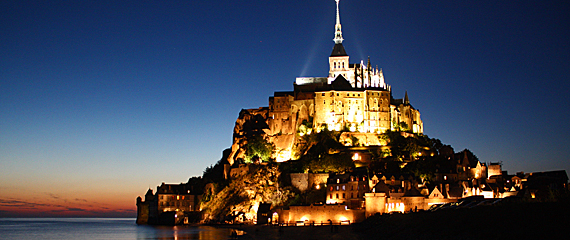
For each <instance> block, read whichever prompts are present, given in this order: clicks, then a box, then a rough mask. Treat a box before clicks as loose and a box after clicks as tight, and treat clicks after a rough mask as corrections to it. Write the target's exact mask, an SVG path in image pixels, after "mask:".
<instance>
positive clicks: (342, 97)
mask: <svg viewBox="0 0 570 240" xmlns="http://www.w3.org/2000/svg"><path fill="white" fill-rule="evenodd" d="M336 2H337V11H336V24H335V36H334V39H333V41H334V46H333V48H332V52H331V55H330V56H329V59H328V61H329V70H328V76H327V77H298V78H297V79H296V80H295V83H294V85H293V91H288V92H275V93H274V95H273V96H272V97H270V98H269V107H261V108H258V109H244V110H242V112H241V113H240V116H239V118H238V121H237V122H236V127H235V129H234V144H233V146H232V154H231V156H230V157H229V158H228V161H229V162H230V163H233V162H234V161H235V160H237V159H240V158H243V154H244V150H243V145H244V143H243V142H240V140H241V139H242V137H244V135H245V134H247V133H251V131H252V130H257V131H259V132H261V131H262V133H263V135H264V136H265V138H266V139H267V140H269V141H270V142H271V143H273V144H274V145H275V148H276V152H275V156H274V158H275V159H276V160H277V161H279V162H282V161H287V160H289V159H292V158H293V157H294V155H295V154H294V153H293V152H292V151H293V148H294V144H295V142H296V141H297V138H298V137H299V136H302V135H303V134H310V133H311V131H313V130H314V131H320V130H322V129H324V128H327V129H328V130H334V131H343V136H342V138H343V139H345V140H346V141H344V142H345V143H346V145H347V146H351V144H354V143H352V142H351V141H350V139H358V144H359V145H360V146H382V145H385V143H382V142H381V141H379V140H378V134H380V133H384V132H386V131H387V130H392V131H394V130H404V131H411V132H413V133H423V123H422V120H421V118H420V112H419V111H418V110H417V109H415V108H414V107H412V105H411V104H410V101H409V99H408V94H407V92H406V93H405V96H404V98H403V99H395V98H394V97H393V96H392V89H391V87H390V86H389V85H387V84H386V82H385V80H384V75H383V73H382V70H381V69H380V70H379V69H378V68H377V67H376V68H373V67H372V65H371V64H370V59H367V61H366V63H364V60H361V61H360V62H359V63H358V62H357V63H350V58H349V55H348V54H347V52H346V50H345V48H344V46H343V45H342V42H343V40H344V39H343V36H342V27H341V24H340V14H339V9H338V3H339V1H336ZM248 121H254V122H257V123H260V124H261V126H260V125H257V126H256V127H253V128H258V129H250V128H252V126H247V125H248V124H245V125H243V123H245V122H248ZM307 131H308V132H307Z"/></svg>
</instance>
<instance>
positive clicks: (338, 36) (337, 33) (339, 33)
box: [333, 0, 344, 44]
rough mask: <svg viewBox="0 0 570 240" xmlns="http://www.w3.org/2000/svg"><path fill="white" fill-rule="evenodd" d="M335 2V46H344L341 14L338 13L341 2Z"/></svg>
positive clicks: (337, 0)
mask: <svg viewBox="0 0 570 240" xmlns="http://www.w3.org/2000/svg"><path fill="white" fill-rule="evenodd" d="M335 1H336V24H335V25H334V28H335V33H334V39H333V41H334V43H335V44H342V41H343V40H344V39H343V38H342V27H341V25H340V14H339V11H338V3H339V2H340V0H335Z"/></svg>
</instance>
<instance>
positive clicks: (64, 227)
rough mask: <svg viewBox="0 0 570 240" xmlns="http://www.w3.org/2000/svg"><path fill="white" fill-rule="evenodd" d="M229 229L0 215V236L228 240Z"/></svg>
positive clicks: (117, 220)
mask: <svg viewBox="0 0 570 240" xmlns="http://www.w3.org/2000/svg"><path fill="white" fill-rule="evenodd" d="M231 231H232V230H231V229H226V228H214V227H208V226H148V225H137V224H136V223H135V219H134V218H0V239H204V240H205V239H229V238H230V234H231Z"/></svg>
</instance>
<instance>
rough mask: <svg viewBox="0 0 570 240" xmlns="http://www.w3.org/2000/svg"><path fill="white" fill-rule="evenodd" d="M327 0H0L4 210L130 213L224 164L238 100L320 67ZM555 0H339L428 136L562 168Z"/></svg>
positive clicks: (508, 162)
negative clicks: (151, 194)
mask: <svg viewBox="0 0 570 240" xmlns="http://www.w3.org/2000/svg"><path fill="white" fill-rule="evenodd" d="M335 9H336V4H335V2H334V1H333V0H311V1H301V0H290V1H267V0H263V1H261V0H249V1H215V0H213V1H174V0H173V1H158V0H155V1H141V0H138V1H126V0H125V1H55V0H53V1H23V0H17V1H16V0H14V1H1V2H0V217H2V216H130V217H134V216H135V212H136V207H135V198H136V197H137V196H139V195H144V193H145V192H146V190H147V189H148V188H149V187H150V188H153V189H156V186H157V185H160V184H161V183H162V182H167V183H181V182H186V181H187V180H188V178H189V177H191V176H199V175H201V174H202V171H203V170H204V169H205V168H206V167H207V166H210V165H212V164H215V162H216V161H218V160H219V159H220V158H221V153H222V150H224V149H225V148H229V147H230V146H231V144H232V132H233V127H234V123H235V120H236V118H237V117H238V113H239V111H240V110H241V109H243V108H257V107H262V106H268V97H270V96H271V95H272V94H273V92H274V91H290V90H292V89H293V82H294V80H295V78H296V77H300V76H308V77H325V76H327V74H328V57H329V55H330V52H331V50H332V47H333V45H334V43H333V41H332V39H333V37H334V24H335ZM569 12H570V3H568V1H490V0H484V1H364V0H341V2H340V15H341V16H340V18H341V23H342V30H343V37H344V39H345V40H344V42H343V45H344V47H345V49H346V51H347V53H348V55H349V56H350V61H351V63H357V62H360V61H361V60H364V61H365V62H366V59H367V57H368V56H369V57H370V60H371V63H372V65H373V66H376V65H377V66H378V67H379V68H382V69H383V72H384V77H385V80H386V82H387V83H388V84H389V85H391V86H392V91H393V97H394V98H403V96H404V93H405V91H407V92H408V95H409V98H410V102H411V103H412V105H413V106H414V107H415V108H417V109H419V110H420V112H421V114H422V115H421V117H422V120H423V122H424V129H425V134H427V135H428V136H430V137H433V138H438V139H441V141H442V142H443V143H445V144H450V145H452V146H453V147H454V149H455V150H456V151H460V150H463V149H465V148H468V149H470V150H471V151H473V152H474V153H475V155H477V156H478V157H479V159H480V160H481V161H482V162H502V163H503V170H508V171H509V173H510V174H514V173H516V172H519V171H524V172H535V171H549V170H566V171H567V172H570V157H569V156H570V147H569V146H570V137H569V133H570V127H569V124H570V101H569V100H570V97H569V96H568V93H569V92H570V91H569V88H570V77H569V76H570V14H568V13H569Z"/></svg>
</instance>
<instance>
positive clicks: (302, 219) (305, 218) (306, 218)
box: [301, 216, 309, 222]
mask: <svg viewBox="0 0 570 240" xmlns="http://www.w3.org/2000/svg"><path fill="white" fill-rule="evenodd" d="M301 221H303V222H305V221H309V218H308V217H306V216H303V217H302V218H301Z"/></svg>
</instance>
